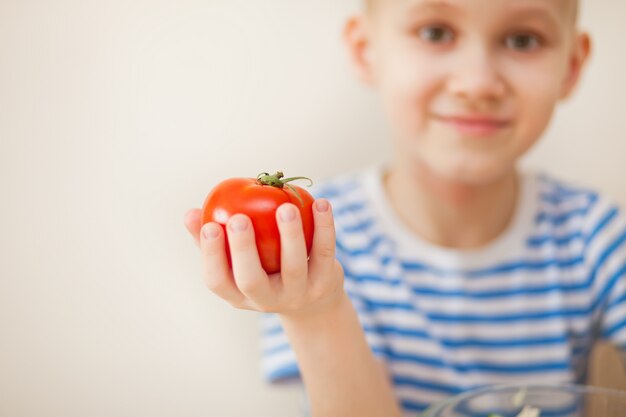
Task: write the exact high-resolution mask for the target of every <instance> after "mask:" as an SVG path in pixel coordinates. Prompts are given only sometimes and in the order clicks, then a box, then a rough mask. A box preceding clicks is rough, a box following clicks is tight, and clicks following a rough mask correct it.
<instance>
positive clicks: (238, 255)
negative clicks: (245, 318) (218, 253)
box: [226, 214, 273, 306]
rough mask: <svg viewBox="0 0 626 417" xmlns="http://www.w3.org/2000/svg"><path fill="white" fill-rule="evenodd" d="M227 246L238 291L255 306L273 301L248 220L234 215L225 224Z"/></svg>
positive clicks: (239, 215)
mask: <svg viewBox="0 0 626 417" xmlns="http://www.w3.org/2000/svg"><path fill="white" fill-rule="evenodd" d="M226 229H227V232H226V233H227V234H228V244H229V246H230V256H231V261H232V264H233V276H234V278H235V283H236V284H237V287H238V288H239V290H240V291H241V292H242V293H243V294H244V295H245V296H246V297H248V298H249V299H250V300H252V301H253V302H254V303H255V304H258V305H259V306H263V305H268V304H269V303H271V302H272V301H273V296H272V290H271V286H270V281H269V279H268V277H267V274H266V273H265V271H264V270H263V268H262V267H261V260H260V259H259V253H258V251H257V246H256V242H255V240H254V229H253V227H252V222H251V221H250V218H249V217H248V216H246V215H244V214H235V215H234V216H232V217H231V218H230V219H229V220H228V223H227V227H226Z"/></svg>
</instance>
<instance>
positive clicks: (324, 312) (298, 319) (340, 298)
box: [278, 288, 352, 325]
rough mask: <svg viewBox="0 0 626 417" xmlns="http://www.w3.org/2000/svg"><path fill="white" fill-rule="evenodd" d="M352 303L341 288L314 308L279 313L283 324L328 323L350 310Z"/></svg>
mask: <svg viewBox="0 0 626 417" xmlns="http://www.w3.org/2000/svg"><path fill="white" fill-rule="evenodd" d="M351 306H352V303H351V301H350V298H349V297H348V294H346V292H345V290H344V289H343V288H340V289H339V290H338V291H337V293H336V294H333V296H332V297H330V298H329V299H327V300H324V301H323V302H322V303H320V304H319V305H316V306H314V307H312V308H309V309H306V310H301V311H292V312H284V313H279V314H278V315H279V317H280V320H281V321H282V322H283V324H290V323H295V324H298V325H302V324H304V323H316V322H319V323H327V322H328V320H333V319H334V318H336V317H337V316H338V315H340V314H341V312H342V311H345V309H346V308H350V307H351Z"/></svg>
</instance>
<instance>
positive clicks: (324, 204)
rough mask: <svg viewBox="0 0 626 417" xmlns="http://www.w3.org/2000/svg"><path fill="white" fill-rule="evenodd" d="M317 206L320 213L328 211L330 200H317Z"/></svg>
mask: <svg viewBox="0 0 626 417" xmlns="http://www.w3.org/2000/svg"><path fill="white" fill-rule="evenodd" d="M315 208H317V211H318V212H320V213H326V212H327V211H328V201H326V200H316V201H315Z"/></svg>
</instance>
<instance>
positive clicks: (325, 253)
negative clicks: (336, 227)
mask: <svg viewBox="0 0 626 417" xmlns="http://www.w3.org/2000/svg"><path fill="white" fill-rule="evenodd" d="M317 254H318V256H319V257H320V258H324V259H327V258H334V257H335V247H334V246H333V245H327V244H322V245H320V246H319V247H318V248H317Z"/></svg>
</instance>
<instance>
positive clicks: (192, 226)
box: [185, 209, 202, 247]
mask: <svg viewBox="0 0 626 417" xmlns="http://www.w3.org/2000/svg"><path fill="white" fill-rule="evenodd" d="M201 211H202V210H200V209H191V210H188V211H187V213H185V227H186V228H187V231H189V233H190V234H191V237H193V238H194V240H195V241H196V245H198V247H200V228H201V226H202V225H201V224H200V223H201V217H202V213H201Z"/></svg>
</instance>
